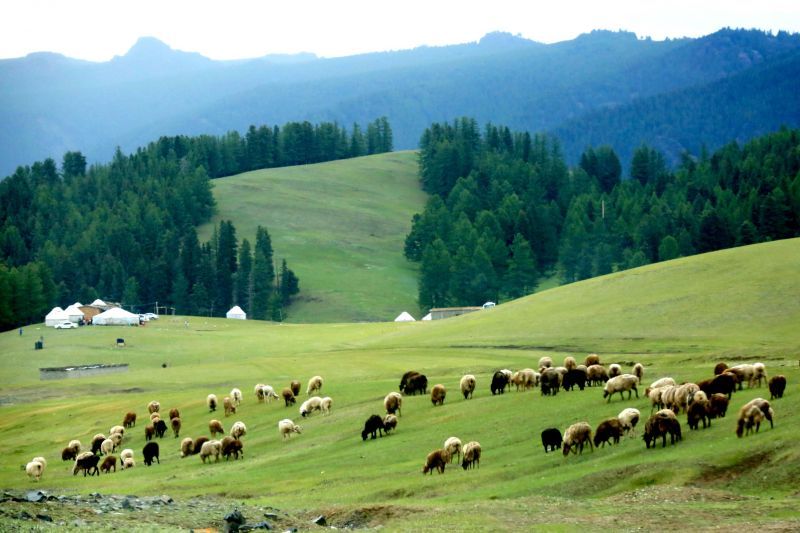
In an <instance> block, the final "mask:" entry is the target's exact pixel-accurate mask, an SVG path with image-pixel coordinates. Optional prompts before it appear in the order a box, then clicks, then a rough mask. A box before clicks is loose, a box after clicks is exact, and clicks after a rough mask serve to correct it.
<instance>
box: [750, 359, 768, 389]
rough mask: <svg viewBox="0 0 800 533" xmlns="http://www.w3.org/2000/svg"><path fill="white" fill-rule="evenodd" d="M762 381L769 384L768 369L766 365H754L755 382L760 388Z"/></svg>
mask: <svg viewBox="0 0 800 533" xmlns="http://www.w3.org/2000/svg"><path fill="white" fill-rule="evenodd" d="M761 380H764V382H765V383H766V382H767V368H766V367H765V366H764V363H753V381H755V382H757V383H758V386H759V387H760V386H761Z"/></svg>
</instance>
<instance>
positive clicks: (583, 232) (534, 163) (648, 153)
mask: <svg viewBox="0 0 800 533" xmlns="http://www.w3.org/2000/svg"><path fill="white" fill-rule="evenodd" d="M420 172H421V177H422V185H423V187H424V188H425V190H426V191H428V192H429V193H431V195H432V196H431V199H430V201H429V202H428V204H427V205H426V207H425V210H424V211H423V213H421V214H417V215H415V216H414V219H413V225H412V230H411V232H410V233H409V235H408V236H407V238H406V243H405V254H406V257H408V258H409V259H410V260H412V261H418V262H420V283H419V301H420V306H421V307H423V308H431V307H442V306H448V305H479V304H482V303H483V302H485V301H487V300H493V301H497V300H498V299H509V298H516V297H519V296H522V295H524V294H528V293H531V292H533V291H534V290H535V288H536V285H537V282H538V279H539V278H540V277H541V275H542V273H543V272H558V273H559V274H560V277H561V279H562V281H564V282H571V281H577V280H581V279H586V278H590V277H594V276H599V275H603V274H608V273H610V272H613V271H616V270H624V269H627V268H632V267H636V266H641V265H644V264H647V263H652V262H656V261H664V260H668V259H673V258H676V257H679V256H686V255H692V254H695V253H702V252H708V251H713V250H718V249H722V248H730V247H733V246H738V245H744V244H752V243H756V242H761V241H766V240H773V239H783V238H789V237H796V236H800V130H788V129H782V130H781V131H778V132H776V133H772V134H769V135H766V136H763V137H759V138H756V139H753V140H751V141H750V142H748V143H747V144H745V145H744V146H740V145H739V144H737V143H730V144H728V145H726V146H724V147H723V148H721V149H720V150H718V151H717V152H715V153H714V154H713V155H710V156H709V155H704V156H703V157H702V158H701V159H700V160H695V159H693V158H690V157H685V158H684V160H683V161H682V163H681V164H680V166H679V167H678V168H677V169H676V170H675V171H674V172H671V171H670V170H669V169H668V168H667V166H666V161H665V158H664V156H663V154H661V153H660V152H658V151H657V150H655V149H653V148H651V147H648V146H646V145H640V146H638V147H637V148H636V149H635V151H634V153H633V156H632V163H631V166H630V170H629V174H630V175H631V176H632V178H631V179H628V180H624V181H623V180H621V177H622V165H621V163H620V160H619V158H618V157H617V155H616V153H615V152H614V150H613V149H611V148H610V147H608V146H601V147H598V148H589V149H587V150H586V151H585V152H584V153H583V154H582V155H581V158H580V165H579V166H577V167H575V168H568V166H567V165H566V163H565V161H564V159H563V156H562V154H561V151H560V148H559V144H558V141H557V140H554V139H552V138H547V137H546V136H542V135H535V136H531V135H530V134H528V133H512V132H511V131H510V129H509V128H507V127H497V126H489V127H487V128H486V129H485V130H484V131H481V129H480V128H479V127H478V125H477V122H476V121H475V120H473V119H467V118H464V119H460V120H458V121H455V122H453V123H452V124H451V123H444V124H441V123H436V124H433V125H432V126H431V127H430V128H428V129H427V130H425V133H424V134H423V136H422V140H421V153H420Z"/></svg>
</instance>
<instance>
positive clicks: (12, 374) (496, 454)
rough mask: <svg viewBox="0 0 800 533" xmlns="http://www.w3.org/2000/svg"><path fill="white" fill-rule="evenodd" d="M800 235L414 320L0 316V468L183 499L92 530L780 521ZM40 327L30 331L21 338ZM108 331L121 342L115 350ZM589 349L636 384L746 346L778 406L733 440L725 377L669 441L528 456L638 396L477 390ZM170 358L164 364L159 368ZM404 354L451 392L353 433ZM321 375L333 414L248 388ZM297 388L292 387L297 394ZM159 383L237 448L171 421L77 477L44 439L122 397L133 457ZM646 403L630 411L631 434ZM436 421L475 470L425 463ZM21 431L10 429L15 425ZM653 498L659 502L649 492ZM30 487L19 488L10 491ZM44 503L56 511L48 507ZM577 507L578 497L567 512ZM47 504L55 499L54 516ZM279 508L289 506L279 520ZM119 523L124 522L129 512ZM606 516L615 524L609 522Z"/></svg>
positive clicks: (91, 426)
mask: <svg viewBox="0 0 800 533" xmlns="http://www.w3.org/2000/svg"><path fill="white" fill-rule="evenodd" d="M798 271H800V239H794V240H787V241H779V242H774V243H767V244H760V245H755V246H751V247H746V248H739V249H735V250H727V251H723V252H716V253H712V254H707V255H702V256H696V257H692V258H686V259H680V260H677V261H672V262H667V263H660V264H656V265H650V266H647V267H644V268H640V269H635V270H631V271H627V272H623V273H618V274H614V275H610V276H606V277H603V278H597V279H593V280H588V281H585V282H580V283H575V284H573V285H569V286H563V287H559V288H556V289H551V290H548V291H543V292H541V293H538V294H535V295H532V296H529V297H526V298H523V299H521V300H518V301H515V302H511V303H508V304H502V305H500V306H498V307H497V308H495V309H493V310H491V311H480V312H478V313H473V314H471V315H467V316H464V317H459V318H455V319H448V320H444V321H440V322H430V323H421V322H417V323H413V324H408V323H404V324H398V323H374V324H316V325H293V324H280V325H278V324H269V323H261V322H249V321H248V322H239V321H231V320H224V319H202V318H196V317H189V318H188V321H189V325H188V327H186V326H185V325H184V319H183V317H177V318H174V319H170V318H168V317H163V318H162V319H161V320H159V321H157V322H152V323H150V324H149V325H148V326H146V327H143V328H129V329H104V328H101V327H85V328H81V329H79V330H65V331H53V330H44V329H43V328H41V327H40V326H30V327H28V328H26V330H25V333H24V335H23V336H19V335H18V334H17V333H16V332H7V333H3V334H2V335H0V352H2V353H3V354H4V357H3V358H2V361H0V380H2V383H3V384H4V387H3V393H2V394H3V396H2V403H0V410H1V411H0V414H2V416H0V446H2V448H3V449H4V450H6V451H5V454H6V455H5V458H4V460H3V461H2V462H1V463H0V485H2V486H3V487H5V488H7V489H27V488H31V487H35V488H38V489H45V490H48V491H53V492H54V493H55V494H62V493H65V492H67V493H80V494H88V493H92V492H99V493H101V494H104V495H107V494H137V495H140V496H144V495H161V494H167V495H169V496H170V497H172V498H174V499H175V500H176V502H180V503H182V502H197V503H196V504H195V505H197V507H196V508H195V510H194V511H193V512H191V513H188V514H187V515H186V516H183V515H177V514H173V513H167V512H166V511H165V513H164V514H163V515H161V516H159V515H158V513H155V514H154V513H152V512H149V513H148V512H133V511H126V512H123V513H120V514H119V515H115V514H114V513H91V512H89V513H84V514H82V515H81V517H82V519H83V520H85V521H86V522H87V524H88V525H92V526H95V527H101V528H109V527H112V526H116V527H123V528H129V527H133V525H134V524H135V527H139V528H148V527H153V528H155V527H159V528H165V529H166V528H169V529H173V528H174V529H180V528H183V529H184V530H185V528H187V527H192V528H197V527H209V526H213V527H220V523H221V516H216V515H209V514H207V513H205V512H204V511H203V505H202V500H196V499H191V500H190V498H194V497H200V496H202V497H203V498H205V499H208V500H213V501H215V502H222V503H223V504H224V503H226V502H227V503H228V505H230V506H233V505H234V504H235V505H236V506H238V507H239V508H240V509H242V511H243V513H244V514H245V515H246V516H247V517H248V523H253V522H256V521H258V520H259V519H260V518H259V517H260V516H262V513H263V512H264V509H265V508H277V509H279V510H280V511H281V513H279V514H281V515H283V514H284V513H285V514H287V515H291V516H294V517H298V519H300V520H301V522H302V523H305V524H308V525H307V526H306V527H316V526H311V525H310V520H312V519H313V518H314V517H315V516H317V515H319V514H325V515H326V516H327V517H328V522H329V524H333V525H336V526H337V527H344V526H346V525H348V524H350V525H351V526H352V524H354V523H355V524H359V525H360V526H373V527H374V526H378V525H382V526H385V527H388V528H390V529H393V530H394V529H402V530H411V529H420V528H427V529H431V528H444V529H448V530H481V529H487V530H488V529H491V530H497V529H531V528H545V527H557V528H559V527H560V528H563V527H564V525H565V524H569V526H578V527H582V528H587V529H590V530H596V529H602V528H607V527H612V524H618V521H619V514H620V512H621V511H620V509H623V508H627V507H626V506H630V505H631V502H635V518H634V519H633V520H634V522H632V523H631V526H633V525H634V524H635V527H641V528H644V529H645V530H653V529H676V528H679V527H680V528H701V529H706V528H709V529H710V528H721V527H724V528H728V527H734V528H736V527H743V526H746V527H757V528H760V529H761V528H764V529H777V530H796V529H797V528H798V527H800V520H798V516H797V513H796V496H797V486H796V476H797V475H799V474H800V470H798V465H800V444H798V442H797V438H796V433H797V432H796V427H797V424H798V422H800V418H798V417H799V416H800V415H798V414H797V413H798V412H799V411H798V409H800V395H798V388H797V383H798V381H800V370H798V367H797V353H798V351H800V333H798V330H797V327H796V325H797V323H798V320H799V319H800V306H798V297H797V296H798V295H799V294H800V278H798V276H797V272H798ZM39 335H44V337H45V349H44V350H41V351H35V352H34V351H33V350H32V346H31V345H32V343H33V341H34V340H35V339H37V338H38V337H39ZM119 336H124V337H125V339H126V343H127V346H126V347H125V348H115V347H114V342H113V341H114V339H115V338H116V337H119ZM590 350H591V351H596V352H597V353H599V354H600V357H601V359H602V360H603V362H605V363H606V364H607V363H611V362H618V363H620V364H622V365H623V368H625V369H627V368H630V365H631V363H632V362H633V361H640V362H642V363H643V364H644V365H645V378H644V382H645V383H650V382H651V381H652V380H654V379H656V378H658V377H661V376H665V375H670V376H673V377H674V378H675V379H676V380H677V381H679V382H680V381H689V380H691V381H697V380H700V379H703V378H705V377H709V376H710V375H711V369H712V368H713V365H714V363H716V362H717V361H719V360H725V361H727V362H728V363H729V364H734V363H738V362H742V361H750V362H753V361H755V360H760V361H763V362H764V363H765V364H766V366H767V369H768V372H769V373H770V375H774V374H779V373H780V374H784V375H786V377H787V379H788V382H789V387H788V388H787V392H786V395H785V397H784V398H782V399H776V400H774V401H773V402H772V405H773V407H774V410H775V425H774V428H770V427H769V425H768V424H767V425H766V426H765V425H764V424H762V426H761V430H760V432H759V433H757V434H754V435H750V436H746V437H744V438H742V439H737V438H736V436H735V435H734V427H735V419H736V412H737V410H738V408H739V407H740V406H741V405H743V404H744V403H745V402H746V401H748V400H749V399H752V398H755V397H757V396H762V397H764V396H766V397H769V393H768V391H767V390H766V389H764V388H763V387H762V388H760V389H759V388H756V389H748V388H747V387H745V389H744V390H743V391H741V392H736V393H735V394H734V395H733V398H732V401H731V407H730V409H729V411H728V416H727V417H726V418H723V419H717V420H714V421H713V423H712V425H711V427H710V428H709V429H700V430H697V431H690V430H689V429H688V427H687V426H686V425H685V420H686V418H685V415H683V414H680V415H679V419H680V420H681V424H682V425H683V427H684V430H683V440H682V441H681V442H679V443H677V444H676V445H674V446H673V445H669V444H668V445H667V446H666V448H661V446H660V445H659V446H658V447H657V448H656V449H649V450H648V449H646V448H645V446H644V444H643V443H642V440H641V438H635V439H633V438H631V439H628V438H624V439H623V440H622V442H621V443H620V444H619V445H616V446H611V447H607V446H606V447H602V448H599V449H595V450H594V451H593V452H590V451H587V452H585V453H584V454H582V455H580V456H570V457H566V458H565V457H563V456H562V454H560V453H556V454H547V455H546V454H545V453H544V452H543V451H542V448H541V445H540V443H539V442H538V439H539V437H538V436H539V433H540V432H541V430H542V429H544V428H546V427H551V426H554V427H558V428H561V429H562V431H563V429H564V428H565V427H566V426H567V425H569V424H571V423H573V422H575V421H578V420H586V421H588V422H589V423H590V424H591V425H592V426H593V427H595V426H596V425H597V424H598V423H599V422H600V421H601V420H603V419H604V418H607V417H610V416H615V415H616V414H617V413H618V412H619V411H620V410H621V409H622V408H623V407H629V406H630V407H636V408H638V409H639V410H640V411H642V415H643V416H645V417H646V416H647V415H648V414H649V412H650V406H649V402H648V400H647V399H645V398H644V397H643V394H642V392H643V391H642V390H641V389H643V387H642V388H641V389H640V391H639V398H636V397H634V398H632V399H630V400H627V399H625V400H620V399H619V397H616V398H614V399H613V401H611V402H610V403H607V402H606V401H605V400H603V398H602V392H601V391H600V390H599V389H597V388H588V389H586V390H584V391H574V392H561V393H560V394H558V395H557V396H555V397H543V396H541V395H540V394H539V393H538V391H528V392H514V391H511V392H508V393H506V394H504V395H500V396H492V395H491V394H490V393H489V391H488V388H489V387H488V383H489V380H490V377H491V373H492V372H493V371H494V370H495V369H497V368H506V367H507V368H512V369H519V368H524V367H528V366H536V364H537V363H536V362H537V361H538V359H539V357H540V356H542V355H549V356H551V357H552V358H553V359H554V361H556V362H560V361H561V359H562V358H563V357H564V356H565V355H568V354H570V355H574V356H576V357H578V358H580V359H582V358H583V356H584V355H585V353H586V352H587V351H590ZM90 362H104V363H114V362H127V363H129V364H130V365H131V367H130V371H129V372H127V373H124V374H115V375H110V376H106V377H95V378H84V379H80V380H78V379H73V380H65V381H51V382H48V383H47V386H46V387H43V386H42V384H41V382H40V381H39V379H38V372H37V368H39V367H44V366H57V365H68V364H81V363H90ZM162 363H166V368H162ZM409 369H417V370H419V371H422V372H425V373H426V374H427V376H428V378H429V380H430V383H443V384H445V385H446V387H447V388H448V391H449V393H448V396H447V399H446V402H445V404H444V405H443V406H442V407H432V406H431V403H430V400H429V399H428V398H427V397H424V396H416V397H414V396H411V397H405V398H404V403H403V409H402V416H401V417H400V421H399V425H398V428H397V431H396V433H395V434H393V435H390V436H388V437H383V438H380V439H377V440H375V441H369V442H362V440H361V438H360V436H359V433H360V430H361V427H362V425H363V421H364V420H365V419H366V418H367V417H368V416H369V415H370V414H372V413H382V411H383V409H382V399H383V397H384V395H385V394H386V393H387V392H389V391H391V390H396V387H397V382H398V380H399V377H400V375H401V374H402V373H403V372H404V371H406V370H409ZM467 372H470V373H473V374H475V375H476V377H477V378H478V388H477V390H476V392H475V397H474V399H472V400H469V401H465V400H464V399H463V398H461V397H460V395H459V394H458V380H459V378H460V377H461V375H463V374H464V373H467ZM314 374H320V375H322V376H324V378H325V385H324V387H323V390H322V393H323V394H324V395H330V396H331V397H332V398H333V399H334V408H333V412H332V414H331V415H330V416H326V417H323V416H321V415H314V416H312V417H310V418H308V419H302V418H300V416H299V415H298V413H297V406H293V407H292V408H286V407H284V406H283V404H282V403H271V404H266V405H259V404H257V403H256V401H255V399H254V397H253V393H252V390H253V385H254V384H255V383H258V382H262V383H269V384H272V385H273V386H275V387H276V388H278V389H280V388H281V387H283V386H285V384H287V383H288V381H289V380H290V379H301V380H306V379H308V378H309V377H310V376H312V375H314ZM234 386H235V387H239V388H241V389H242V390H243V391H244V392H245V400H244V403H243V404H242V406H241V407H240V409H239V412H238V413H237V414H236V415H235V418H234V417H231V418H225V417H223V416H222V413H209V412H208V409H207V408H206V405H205V397H206V395H207V394H208V393H210V392H214V393H216V394H217V395H219V396H223V395H227V394H228V391H229V390H230V389H231V387H234ZM301 396H302V398H301V399H305V395H304V394H301ZM153 399H157V400H159V401H160V402H161V405H162V406H163V407H162V409H163V410H166V409H168V408H170V407H173V406H175V407H178V408H180V410H181V417H182V419H183V420H184V425H183V429H182V432H181V437H185V436H192V437H197V436H199V435H203V434H207V422H208V419H209V418H212V417H218V418H220V419H221V420H222V421H223V423H224V424H225V427H226V428H227V427H229V426H230V425H231V423H232V422H233V420H234V419H239V420H243V421H245V423H246V424H247V426H248V434H247V435H246V436H245V437H244V438H243V441H244V443H245V459H244V460H242V461H227V462H226V461H220V463H218V464H203V463H202V462H201V461H200V459H198V458H197V457H189V458H185V459H180V458H179V457H178V452H177V449H178V442H179V441H178V440H176V439H173V438H172V437H171V436H167V437H165V438H164V439H161V440H159V441H158V442H159V444H160V446H161V462H160V464H158V465H154V466H153V467H150V468H148V467H145V466H143V465H141V464H140V465H139V466H137V467H136V468H134V469H133V470H132V471H128V470H126V471H123V472H117V473H115V474H111V475H102V476H100V477H99V478H91V477H87V478H84V477H82V476H77V477H74V476H73V475H72V474H71V467H70V464H69V463H62V462H61V461H60V460H59V459H60V457H59V455H58V454H59V453H60V450H61V448H62V447H63V446H65V445H66V443H67V442H68V441H69V440H70V439H72V438H79V439H81V440H82V441H83V442H84V444H86V443H87V442H88V441H89V439H91V436H92V435H94V434H95V433H97V432H100V431H107V430H108V428H109V427H110V426H112V425H115V424H117V423H119V422H120V420H121V417H122V415H123V414H124V413H125V412H126V411H128V410H134V411H137V412H138V413H139V415H140V423H139V424H137V426H136V427H135V428H133V429H131V430H130V431H129V432H128V434H127V435H126V442H125V446H127V447H130V448H132V449H134V451H135V454H136V456H137V459H138V460H141V454H140V450H141V448H142V446H143V445H144V438H143V436H142V432H143V430H142V426H143V425H144V420H142V419H144V418H145V415H144V412H145V405H146V404H147V403H148V402H149V401H150V400H153ZM286 417H290V418H293V419H295V421H299V422H300V423H301V424H302V426H303V433H302V435H295V436H293V437H292V439H291V440H289V441H287V442H282V440H281V438H280V437H279V435H278V433H277V429H276V423H277V421H278V420H279V419H282V418H286ZM643 425H644V423H643V422H641V423H640V426H639V432H640V433H639V434H641V428H642V426H643ZM450 435H457V436H459V437H460V438H461V439H462V440H464V442H466V441H468V440H477V441H479V442H480V443H481V444H482V446H483V456H482V459H481V464H480V468H478V469H475V470H470V471H463V470H462V469H460V468H458V467H457V466H456V465H452V466H450V467H448V468H447V470H446V472H445V474H444V475H438V474H434V475H433V476H421V475H420V469H421V466H422V463H423V461H424V458H425V455H426V454H427V453H428V452H429V451H430V450H432V449H435V448H437V447H440V446H441V445H442V442H443V441H444V439H445V438H447V437H449V436H450ZM23 437H24V438H23ZM36 455H45V456H46V457H47V459H48V461H49V466H48V469H47V471H46V472H45V475H44V477H43V480H42V481H41V482H40V483H38V484H34V483H33V482H31V481H29V480H28V479H27V478H26V477H25V474H24V472H22V471H20V469H19V466H20V465H21V464H24V463H25V462H26V461H28V460H30V458H31V457H33V456H36ZM665 503H668V504H667V505H665ZM5 505H6V507H4V509H5V510H6V513H3V514H2V515H0V527H2V528H9V527H11V526H13V525H14V524H18V522H16V518H15V516H16V514H17V513H18V512H20V511H21V510H23V509H24V510H26V511H27V512H29V513H31V511H33V513H32V514H35V513H36V512H39V510H38V509H42V508H44V509H47V510H48V511H49V512H52V513H53V514H55V515H56V516H57V518H58V519H64V520H71V519H72V516H71V515H70V512H71V511H70V508H68V506H63V508H62V507H59V506H58V504H57V503H52V504H51V503H48V504H41V505H42V507H38V508H37V507H35V505H40V504H24V503H19V504H18V503H6V504H5ZM25 505H27V506H28V507H25ZM50 509H52V511H50ZM576 509H579V512H576ZM62 517H63V518H62ZM277 520H278V521H279V525H284V524H285V523H286V522H283V523H281V522H280V521H281V520H286V519H285V518H278V519H277ZM134 521H135V522H134ZM613 527H618V526H613Z"/></svg>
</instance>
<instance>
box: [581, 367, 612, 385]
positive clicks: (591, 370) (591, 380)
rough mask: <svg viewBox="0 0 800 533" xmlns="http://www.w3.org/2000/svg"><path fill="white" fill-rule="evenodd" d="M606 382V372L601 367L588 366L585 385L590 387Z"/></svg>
mask: <svg viewBox="0 0 800 533" xmlns="http://www.w3.org/2000/svg"><path fill="white" fill-rule="evenodd" d="M606 381H608V371H607V370H606V368H605V367H604V366H603V365H589V366H587V368H586V383H587V384H588V385H589V386H590V387H591V386H593V385H600V384H602V383H605V382H606Z"/></svg>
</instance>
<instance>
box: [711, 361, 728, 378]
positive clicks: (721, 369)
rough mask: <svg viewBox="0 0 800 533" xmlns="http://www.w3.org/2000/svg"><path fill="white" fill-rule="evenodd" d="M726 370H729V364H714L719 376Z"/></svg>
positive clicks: (716, 373)
mask: <svg viewBox="0 0 800 533" xmlns="http://www.w3.org/2000/svg"><path fill="white" fill-rule="evenodd" d="M726 370H728V365H726V364H725V363H717V364H716V365H714V375H715V376H718V375H720V374H722V373H723V372H725V371H726Z"/></svg>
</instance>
